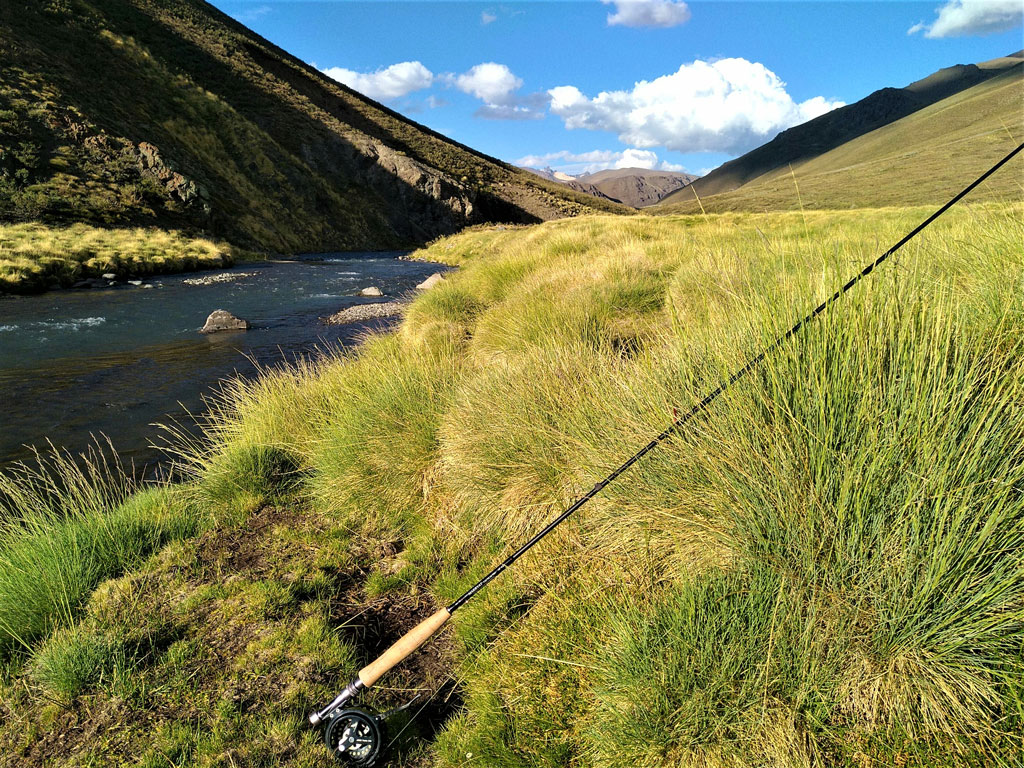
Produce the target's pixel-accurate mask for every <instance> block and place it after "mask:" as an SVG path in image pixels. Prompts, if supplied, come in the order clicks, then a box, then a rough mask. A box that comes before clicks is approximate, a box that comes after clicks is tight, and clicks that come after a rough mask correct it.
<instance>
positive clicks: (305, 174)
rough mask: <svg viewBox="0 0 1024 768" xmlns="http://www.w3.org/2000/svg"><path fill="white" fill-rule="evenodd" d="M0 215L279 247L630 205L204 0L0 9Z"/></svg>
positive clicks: (10, 0)
mask: <svg viewBox="0 0 1024 768" xmlns="http://www.w3.org/2000/svg"><path fill="white" fill-rule="evenodd" d="M0 61H2V62H3V77H2V78H0V220H2V221H42V222H50V223H57V224H60V223H68V222H75V221H82V222H87V223H90V224H95V225H100V226H127V225H132V226H137V225H148V226H156V227H167V228H175V229H182V230H187V231H192V232H197V233H203V234H209V235H214V236H218V237H223V238H226V239H228V240H230V241H231V242H233V243H236V244H239V245H242V246H245V247H251V248H258V249H266V250H276V251H283V252H295V251H302V250H306V251H312V250H348V249H386V248H396V247H403V246H407V245H413V244H416V243H422V242H424V241H426V240H429V239H431V238H433V237H436V236H438V235H441V234H445V233H449V232H454V231H456V230H458V229H460V228H462V227H464V226H466V225H468V224H473V223H483V222H522V223H528V222H537V221H541V220H545V219H550V218H556V217H560V216H571V215H575V214H580V213H593V212H595V211H598V210H600V211H622V212H625V211H627V209H625V208H623V207H622V206H619V205H617V204H614V203H612V202H610V201H609V200H607V199H600V198H594V197H590V196H587V195H583V194H581V193H579V192H577V191H575V190H573V189H570V188H569V187H566V186H564V185H562V184H557V183H553V182H550V181H546V180H544V179H540V178H538V177H537V176H535V175H533V174H528V173H526V172H524V171H522V170H520V169H518V168H515V167H514V166H511V165H507V164H505V163H503V162H501V161H499V160H496V159H495V158H492V157H488V156H487V155H484V154H482V153H480V152H477V151H475V150H473V149H470V148H469V147H466V146H463V145H461V144H458V143H456V142H454V141H452V140H450V139H448V138H446V137H444V136H442V135H440V134H438V133H435V132H433V131H431V130H429V129H428V128H425V127H424V126H422V125H418V124H417V123H414V122H412V121H411V120H408V119H407V118H405V117H403V116H401V115H399V114H397V113H396V112H393V111H392V110H390V109H388V108H386V107H384V106H382V105H380V104H378V103H376V102H373V101H371V100H370V99H367V98H366V97H364V96H362V95H360V94H358V93H356V92H355V91H352V90H350V89H349V88H347V87H345V86H344V85H341V84H340V83H337V82H335V81H334V80H331V79H330V78H328V77H327V76H326V75H324V74H322V73H321V72H319V71H317V70H316V69H315V68H313V67H310V66H309V65H308V64H305V63H304V62H302V61H300V60H299V59H297V58H295V57H294V56H292V55H291V54H289V53H287V52H285V51H283V50H281V49H280V48H278V47H277V46H275V45H273V44H272V43H270V42H268V41H267V40H264V39H263V38H261V37H260V36H259V35H257V34H255V33H254V32H252V31H250V30H249V29H246V28H245V27H244V26H242V25H241V24H239V23H238V22H237V21H235V20H234V19H232V18H230V17H229V16H227V15H226V14H224V13H222V12H220V11H219V10H217V9H216V8H214V7H213V6H212V5H209V4H207V3H205V2H202V0H61V1H60V2H39V1H38V0H4V1H3V2H2V3H0Z"/></svg>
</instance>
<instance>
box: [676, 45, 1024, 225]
mask: <svg viewBox="0 0 1024 768" xmlns="http://www.w3.org/2000/svg"><path fill="white" fill-rule="evenodd" d="M1022 60H1024V51H1021V52H1017V53H1014V54H1011V55H1010V56H1005V57H1001V58H998V59H993V60H991V61H986V62H982V63H980V64H958V65H956V66H952V67H947V68H945V69H941V70H939V71H938V72H935V73H933V74H931V75H929V76H928V77H925V78H923V79H921V80H918V81H916V82H913V83H911V84H910V85H908V86H906V87H904V88H882V89H881V90H878V91H875V92H874V93H872V94H870V95H869V96H867V97H865V98H863V99H861V100H860V101H858V102H856V103H854V104H849V105H847V106H845V107H841V108H839V109H836V110H833V111H832V112H828V113H826V114H824V115H821V116H820V117H817V118H815V119H813V120H810V121H808V122H806V123H803V124H801V125H798V126H795V127H794V128H790V129H789V130H786V131H783V132H782V133H780V134H779V135H778V136H776V137H775V138H774V139H772V140H771V141H769V142H768V143H767V144H764V145H762V146H760V147H758V148H757V149H754V150H753V151H751V152H748V153H747V154H745V155H743V156H741V157H738V158H736V159H735V160H731V161H729V162H727V163H725V164H723V165H721V166H719V167H718V168H716V169H715V170H713V171H711V172H710V173H708V174H707V175H706V176H703V177H701V178H700V179H698V180H697V181H695V182H694V183H693V185H692V187H690V188H688V189H686V190H685V191H681V192H680V191H677V192H675V193H673V194H670V195H668V196H666V197H665V199H663V200H662V201H661V205H662V206H666V205H671V204H674V203H681V202H684V201H686V202H691V203H693V204H694V207H696V206H697V204H696V196H699V197H700V198H701V199H702V201H703V202H704V203H705V204H706V205H710V206H711V209H716V210H717V209H720V208H721V207H722V206H723V205H729V206H730V208H733V207H735V205H739V202H738V201H739V199H740V198H741V197H743V196H742V195H732V196H731V197H728V199H729V200H730V201H731V203H727V202H726V200H725V199H724V198H723V199H721V200H719V199H716V198H718V197H719V196H723V195H724V194H725V193H731V192H732V191H733V190H737V191H738V190H740V189H745V188H747V187H749V186H750V185H752V184H760V183H761V182H766V181H767V180H769V179H775V180H776V181H778V183H779V184H780V185H781V186H782V187H786V183H787V182H786V181H785V180H781V178H780V177H781V176H786V177H788V176H789V175H790V169H791V168H792V169H793V173H794V175H793V178H794V179H797V180H799V183H800V184H801V186H803V182H802V180H800V179H801V176H807V175H809V174H813V173H814V170H815V163H817V161H818V159H820V158H824V157H827V156H829V155H830V154H833V153H838V154H837V155H835V156H834V157H832V160H831V161H830V162H827V163H825V164H824V165H822V164H821V163H817V164H818V165H819V166H821V167H822V168H824V167H825V166H827V167H829V169H830V172H832V173H836V172H838V171H839V170H840V169H841V168H844V169H845V173H846V175H845V176H844V175H839V176H836V175H833V176H832V177H831V179H830V181H829V182H828V183H827V185H826V186H829V187H831V189H832V191H833V192H834V194H833V195H832V196H831V198H834V199H835V200H836V203H837V204H843V203H840V202H839V201H845V204H844V207H846V206H847V205H849V204H851V203H853V202H854V200H858V199H859V200H871V199H873V198H877V199H878V200H879V202H878V203H876V204H882V202H881V201H883V200H887V199H890V200H891V201H892V202H893V203H900V202H903V201H904V200H905V201H906V202H913V201H914V200H916V199H922V197H921V194H922V193H924V192H925V190H926V189H928V188H929V185H928V184H927V183H925V184H924V186H919V187H918V189H917V190H916V193H915V191H914V190H912V189H910V188H909V187H908V188H907V189H906V190H905V191H906V192H907V193H908V194H906V195H904V196H902V197H901V196H900V195H889V196H888V197H887V196H886V194H885V189H884V188H888V187H890V186H891V185H892V184H893V183H895V182H897V181H899V180H900V179H899V178H893V179H892V180H891V181H888V182H886V183H885V184H884V185H883V187H884V188H879V187H877V186H876V187H875V188H871V187H867V188H857V186H856V184H855V186H853V187H852V188H851V186H849V185H847V184H844V183H842V182H841V179H844V180H845V179H849V180H852V179H854V178H858V177H857V176H856V174H855V173H854V174H852V175H851V174H850V171H851V170H852V169H853V167H854V166H855V165H856V164H858V163H866V162H871V161H873V160H876V159H880V158H882V157H886V156H888V155H889V154H893V153H894V154H896V155H898V154H899V153H903V154H904V155H906V156H907V158H910V156H912V155H914V154H916V153H918V152H920V151H926V150H928V148H929V144H932V145H934V144H936V143H938V144H940V145H943V146H947V149H946V150H945V153H946V154H956V153H958V152H961V149H960V148H959V147H957V148H955V149H954V148H953V147H952V145H950V144H949V140H950V139H952V138H953V136H954V134H956V132H957V131H961V132H963V134H964V135H965V136H966V135H967V134H970V133H972V132H973V133H978V132H980V131H981V129H982V125H983V124H984V126H985V127H987V128H990V129H991V130H993V131H997V132H998V131H999V126H1000V125H1001V124H1002V125H1005V129H1004V130H1003V131H1002V134H1001V135H1000V136H991V137H990V138H991V139H992V140H994V141H995V143H997V144H1000V146H1001V145H1002V144H1005V143H1007V142H1008V141H1009V142H1012V136H1011V134H1012V135H1016V136H1017V137H1018V138H1017V140H1018V141H1019V140H1020V135H1021V127H1022V125H1021V123H1022V116H1024V103H1022V101H1021V89H1020V82H1021V73H1022V67H1024V61H1022ZM983 95H988V97H989V98H981V99H980V100H978V101H972V100H971V97H974V96H978V97H981V96H983ZM940 105H942V106H941V107H940ZM896 124H902V125H903V126H904V127H906V128H907V130H902V131H895V132H893V131H889V132H888V133H886V134H883V140H882V141H881V142H878V141H873V142H867V143H865V142H863V141H861V142H860V143H859V144H858V143H856V142H858V141H859V140H860V139H867V137H868V136H870V135H876V134H877V133H878V132H879V131H881V130H882V129H885V128H887V127H892V126H894V125H896ZM1007 131H1009V132H1010V133H1007ZM957 135H959V134H957ZM886 136H888V137H889V138H888V140H886V138H885V137H886ZM876 138H877V136H876ZM897 139H898V140H897ZM841 150H842V151H841ZM843 163H845V164H846V165H845V166H843V165H842V164H843ZM892 167H894V168H895V167H899V162H897V161H896V158H895V157H894V158H893V165H892ZM944 176H945V174H943V175H940V176H939V178H940V179H941V178H943V177H944ZM860 178H862V179H863V182H864V183H867V181H868V180H867V177H860ZM902 178H903V180H904V181H905V179H906V177H905V176H903V177H902ZM870 183H872V184H875V185H877V184H878V181H877V180H875V181H872V182H870ZM788 184H789V187H788V188H787V189H790V190H791V189H792V186H793V184H792V181H790V182H788ZM823 184H824V182H823ZM932 186H933V185H932ZM805 191H807V192H810V188H809V187H808V188H807V189H806V190H805ZM823 191H824V190H823ZM915 195H916V196H915ZM757 197H758V195H757V194H754V193H751V194H749V195H747V198H748V199H749V200H750V201H751V203H752V204H753V200H754V199H756V198H757ZM776 197H779V196H776ZM790 197H792V199H790ZM782 198H785V203H784V204H783V207H788V206H791V205H795V204H797V203H798V200H797V199H796V196H795V195H793V196H790V195H787V194H782V196H781V197H779V199H780V201H781V200H782ZM826 198H827V196H826V197H822V198H820V199H821V200H823V201H824V200H825V199H826ZM773 199H774V198H773ZM804 203H805V204H811V205H813V204H815V203H814V201H812V200H810V199H807V200H804ZM869 204H870V203H869ZM740 207H742V206H740ZM709 210H710V209H709Z"/></svg>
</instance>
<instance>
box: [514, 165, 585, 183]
mask: <svg viewBox="0 0 1024 768" xmlns="http://www.w3.org/2000/svg"><path fill="white" fill-rule="evenodd" d="M523 170H524V171H529V172H530V173H534V174H536V175H538V176H540V177H541V178H542V179H547V180H548V181H563V182H564V181H574V180H575V179H576V177H575V176H570V175H569V174H568V173H562V172H561V171H556V170H555V169H554V168H552V167H551V166H550V165H549V166H548V167H546V168H525V167H524V168H523Z"/></svg>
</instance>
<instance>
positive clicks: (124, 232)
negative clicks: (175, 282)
mask: <svg viewBox="0 0 1024 768" xmlns="http://www.w3.org/2000/svg"><path fill="white" fill-rule="evenodd" d="M239 255H244V253H243V252H240V251H238V250H237V249H234V248H233V247H232V246H230V245H228V244H227V243H222V242H214V241H212V240H207V239H203V238H195V237H188V236H186V235H183V234H181V233H180V232H174V231H168V230H161V229H143V228H141V227H139V228H134V229H107V228H99V227H92V226H89V225H87V224H72V225H71V226H68V227H54V226H48V225H45V224H0V292H4V291H7V292H12V293H22V292H31V291H39V290H45V289H46V288H52V287H58V286H63V287H67V286H69V285H72V284H74V283H75V282H76V281H78V280H83V279H86V278H93V277H100V276H101V275H104V274H107V273H111V274H114V275H116V276H117V278H118V279H127V278H129V277H133V278H134V277H145V276H147V275H154V274H163V273H168V272H184V271H188V270H195V269H211V268H215V267H224V266H229V265H231V264H232V263H234V261H235V258H236V257H238V256H239Z"/></svg>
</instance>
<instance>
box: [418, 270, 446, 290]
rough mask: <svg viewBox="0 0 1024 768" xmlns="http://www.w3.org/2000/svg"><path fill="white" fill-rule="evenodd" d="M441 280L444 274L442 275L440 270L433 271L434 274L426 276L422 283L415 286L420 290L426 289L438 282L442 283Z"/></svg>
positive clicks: (442, 280)
mask: <svg viewBox="0 0 1024 768" xmlns="http://www.w3.org/2000/svg"><path fill="white" fill-rule="evenodd" d="M443 282H444V275H442V274H441V273H440V272H435V273H434V274H432V275H431V276H430V277H428V278H427V279H426V280H424V281H423V282H422V283H420V284H419V285H417V286H416V287H417V288H418V289H419V290H421V291H426V290H428V289H429V288H433V287H434V286H435V285H437V284H438V283H443Z"/></svg>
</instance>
